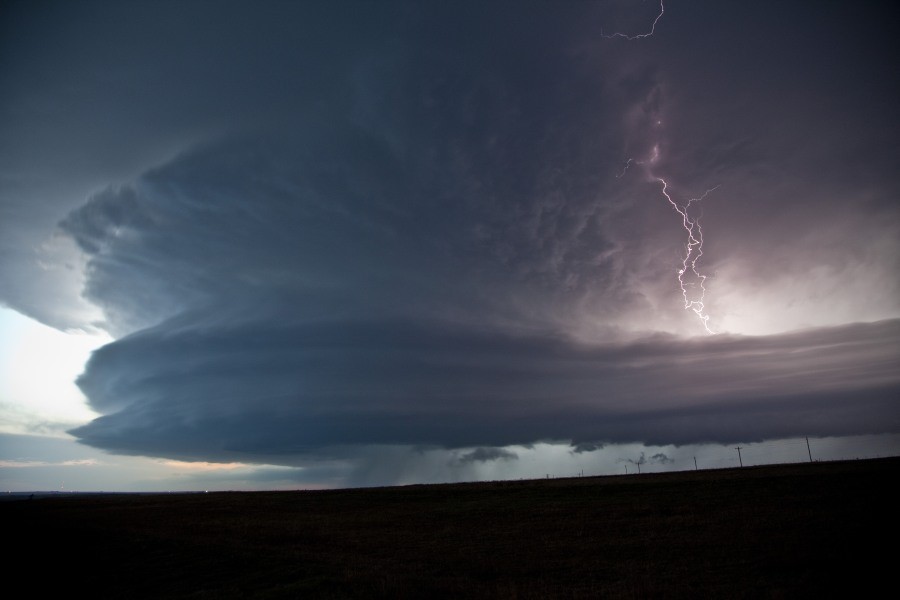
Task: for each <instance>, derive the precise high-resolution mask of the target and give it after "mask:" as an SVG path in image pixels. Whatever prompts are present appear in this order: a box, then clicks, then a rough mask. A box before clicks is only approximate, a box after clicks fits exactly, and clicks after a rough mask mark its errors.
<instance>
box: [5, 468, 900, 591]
mask: <svg viewBox="0 0 900 600" xmlns="http://www.w3.org/2000/svg"><path fill="white" fill-rule="evenodd" d="M898 475H900V458H889V459H878V460H866V461H852V462H833V463H813V464H797V465H778V466H767V467H747V468H743V469H727V470H715V471H699V472H681V473H669V474H644V475H630V476H612V477H591V478H576V479H551V480H535V481H516V482H495V483H472V484H457V485H428V486H410V487H396V488H378V489H355V490H337V491H315V492H257V493H210V494H158V495H137V494H135V495H97V496H88V495H78V496H70V497H58V498H54V497H50V498H36V499H34V500H22V501H16V502H3V503H0V514H2V517H3V521H2V522H3V527H4V541H5V542H6V543H5V544H4V550H5V552H6V553H7V554H9V553H11V554H12V556H11V558H7V559H6V560H5V561H4V562H5V563H6V567H7V568H6V569H4V571H5V574H6V577H5V582H4V584H5V585H4V587H5V588H6V589H7V590H9V588H10V586H11V585H12V584H13V582H21V584H22V585H23V586H24V589H25V590H26V592H28V595H30V596H33V595H34V594H37V595H38V596H40V597H45V596H46V595H47V594H48V593H53V592H61V593H67V594H71V593H75V592H79V593H80V594H87V595H89V597H94V598H138V597H154V598H172V597H178V598H227V597H248V596H249V597H262V598H277V597H289V598H293V597H296V598H309V597H313V598H315V597H324V598H419V597H440V598H448V597H453V598H471V597H487V598H599V597H608V598H798V597H800V598H803V597H816V598H823V597H824V598H851V597H854V598H866V597H884V595H885V594H887V595H888V596H892V595H893V593H889V592H888V590H890V589H894V581H895V579H894V577H893V572H892V570H893V569H894V568H895V566H894V563H895V562H896V561H895V558H896V556H897V550H896V546H895V543H896V541H897V537H896V532H897V523H898V517H897V510H898V502H897V499H898V495H897V492H896V491H894V487H893V486H894V485H896V483H897V481H898ZM32 569H36V570H37V573H38V574H39V575H40V577H39V579H37V580H35V579H33V576H31V575H28V574H27V573H28V572H29V571H31V570H32ZM885 586H886V589H885V590H882V589H881V588H883V587H885ZM876 589H877V590H878V591H879V592H880V593H877V594H876V592H875V590H876Z"/></svg>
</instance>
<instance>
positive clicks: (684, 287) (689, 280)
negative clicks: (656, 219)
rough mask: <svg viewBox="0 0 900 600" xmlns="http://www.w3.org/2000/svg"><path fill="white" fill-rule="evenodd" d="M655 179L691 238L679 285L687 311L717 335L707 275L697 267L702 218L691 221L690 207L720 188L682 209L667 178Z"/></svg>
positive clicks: (685, 205) (682, 263)
mask: <svg viewBox="0 0 900 600" xmlns="http://www.w3.org/2000/svg"><path fill="white" fill-rule="evenodd" d="M652 177H653V179H655V180H656V181H657V182H658V183H660V184H661V185H662V195H663V196H665V198H666V200H668V202H669V204H671V205H672V208H674V209H675V211H676V212H677V213H678V214H679V215H681V225H682V227H684V230H685V231H686V232H687V235H688V241H687V244H686V245H685V253H684V259H683V260H682V261H681V268H680V269H678V284H679V285H680V286H681V295H682V296H683V297H684V309H685V310H691V311H693V312H694V313H695V314H696V315H697V317H698V318H699V319H700V322H701V323H702V324H703V328H704V329H705V330H706V333H708V334H713V333H715V332H714V331H713V330H712V329H710V327H709V315H708V314H706V307H705V305H704V301H705V299H706V278H707V276H706V275H704V274H703V273H701V272H700V270H699V269H698V268H697V262H698V261H699V260H700V258H701V257H702V256H703V228H702V227H701V226H700V217H697V218H692V217H691V216H690V215H689V209H690V206H691V204H693V203H695V202H698V203H699V202H702V201H703V199H704V198H706V196H708V195H709V194H710V193H711V192H713V191H715V190H716V189H718V188H719V186H718V185H717V186H715V187H713V188H710V189H708V190H706V191H705V192H703V195H702V196H700V197H699V198H691V199H690V200H688V201H687V203H686V204H684V205H683V206H682V205H679V204H678V203H677V202H675V200H673V199H672V196H671V195H670V194H669V184H668V182H667V181H666V180H665V179H663V178H662V177H658V176H655V175H653V176H652Z"/></svg>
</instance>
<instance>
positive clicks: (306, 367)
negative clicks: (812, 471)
mask: <svg viewBox="0 0 900 600" xmlns="http://www.w3.org/2000/svg"><path fill="white" fill-rule="evenodd" d="M264 333H265V332H264V330H261V329H259V328H253V329H247V330H237V331H233V332H230V333H229V334H228V335H225V334H223V333H221V332H216V333H215V334H209V333H203V332H198V331H190V332H182V333H173V332H169V331H165V330H161V331H156V332H154V331H145V332H141V333H140V334H136V335H133V336H130V337H128V338H125V339H123V340H120V341H117V342H115V343H113V344H110V345H108V346H106V347H104V348H102V349H100V350H99V351H97V352H96V353H95V354H94V356H93V358H92V359H91V361H90V363H89V365H88V368H87V370H86V373H85V374H84V375H83V376H82V378H81V379H80V380H79V384H80V386H81V388H82V389H83V390H84V392H85V394H86V395H87V396H88V397H89V398H91V401H92V404H93V406H95V407H96V408H97V409H99V410H102V411H104V412H107V413H108V414H106V415H105V416H103V417H100V418H98V419H96V420H95V421H93V422H91V423H89V424H87V425H85V426H83V427H80V428H77V429H75V430H73V431H72V433H73V434H74V435H75V436H77V437H78V438H79V439H80V440H81V441H82V442H84V443H87V444H90V445H93V446H97V447H100V448H104V449H107V450H111V451H115V452H120V453H125V454H142V455H151V456H167V457H171V458H178V459H184V460H210V461H233V460H241V461H249V462H261V463H272V464H297V463H298V462H303V461H304V460H308V459H311V458H314V457H317V456H319V457H321V456H328V455H330V454H333V453H334V451H335V450H334V449H336V448H346V447H348V446H357V445H358V446H367V445H407V446H425V447H444V448H466V447H502V446H508V445H514V444H529V443H533V442H538V441H557V442H566V443H569V442H571V443H573V444H575V445H576V447H578V445H579V444H582V443H596V442H603V443H624V442H643V443H646V444H652V445H666V444H690V443H702V442H720V443H732V442H749V441H759V440H765V439H778V438H786V437H794V436H804V435H810V436H836V435H852V434H863V433H886V432H896V431H898V430H900V411H898V406H897V401H896V399H897V398H898V397H900V376H898V374H897V371H896V357H897V356H898V355H900V321H887V322H881V323H875V324H867V325H850V326H845V327H838V328H831V329H820V330H809V331H805V332H800V333H793V334H786V335H781V336H769V337H763V338H749V337H748V338H744V337H721V338H717V337H712V338H698V339H693V340H680V339H677V338H663V339H658V340H648V341H640V342H634V343H630V344H616V345H610V346H596V347H593V346H586V345H583V344H579V343H576V342H570V341H566V340H564V339H548V338H543V337H540V338H535V337H512V336H509V335H504V334H502V333H500V332H495V333H493V334H491V335H489V334H486V333H484V332H478V333H473V332H469V331H463V330H460V329H459V328H456V329H450V328H448V327H447V326H444V325H441V326H438V325H430V326H429V325H427V324H418V325H417V326H411V325H410V324H409V323H405V324H404V323H398V322H390V323H381V324H372V323H332V324H318V325H315V326H308V327H294V328H282V329H280V330H278V331H277V332H275V331H269V332H268V334H269V335H268V337H267V336H265V335H264ZM253 336H255V338H254V337H253ZM254 339H255V340H261V339H265V340H266V343H265V344H262V343H260V342H258V341H257V342H254V341H253V340H254ZM873 356H875V357H878V356H880V357H883V358H882V359H881V360H873V359H872V357H873Z"/></svg>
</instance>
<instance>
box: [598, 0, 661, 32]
mask: <svg viewBox="0 0 900 600" xmlns="http://www.w3.org/2000/svg"><path fill="white" fill-rule="evenodd" d="M665 12H666V7H665V6H664V5H663V0H659V14H658V15H656V18H655V19H654V20H653V24H652V25H651V26H650V31H648V32H647V33H639V34H637V35H628V34H625V33H613V34H611V35H604V34H603V30H602V29H601V30H600V36H601V37H605V38H607V39H612V38H624V39H626V40H639V39H641V38H647V37H650V36H651V35H653V34H654V32H655V31H656V24H657V23H658V22H659V20H660V19H662V16H663V14H664V13H665Z"/></svg>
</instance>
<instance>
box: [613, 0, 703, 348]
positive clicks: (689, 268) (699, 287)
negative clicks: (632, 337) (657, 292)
mask: <svg viewBox="0 0 900 600" xmlns="http://www.w3.org/2000/svg"><path fill="white" fill-rule="evenodd" d="M665 12H666V7H665V4H664V3H663V0H660V2H659V14H658V15H656V18H655V19H654V20H653V23H652V24H651V25H650V31H648V32H647V33H640V34H637V35H628V34H625V33H613V34H612V35H604V34H603V32H602V31H601V32H600V35H601V36H602V37H604V38H607V39H612V38H623V39H626V40H638V39H642V38H647V37H650V36H652V35H653V34H654V33H655V32H656V24H657V23H659V20H660V19H661V18H662V16H663V15H664V14H665ZM658 124H659V121H657V125H658ZM658 160H659V146H654V147H653V152H652V154H651V155H650V158H648V159H647V160H638V161H636V160H634V159H632V158H629V159H628V160H627V161H626V162H625V166H624V167H623V168H622V171H621V172H620V173H619V174H618V175H616V179H619V178H621V177H623V176H624V175H625V173H627V172H628V168H629V167H630V166H631V163H632V162H634V163H636V164H639V165H641V166H643V167H644V170H645V172H646V173H647V175H648V176H649V177H650V179H651V180H652V181H656V182H657V183H659V184H660V185H661V186H662V190H661V191H662V195H663V196H664V197H665V199H666V200H667V201H668V202H669V204H670V205H671V206H672V208H674V209H675V212H677V213H678V214H679V215H681V225H682V227H684V230H685V231H686V232H687V236H688V241H687V244H686V245H685V253H684V258H683V259H682V261H681V268H680V269H678V285H679V286H680V287H681V295H682V297H683V298H684V308H685V310H690V311H693V312H694V314H696V315H697V318H698V319H700V322H701V323H702V324H703V328H704V329H705V330H706V333H708V334H713V333H715V332H714V331H713V330H712V329H710V327H709V315H708V314H706V306H705V305H704V301H705V298H706V277H707V276H706V275H704V274H703V273H701V272H700V270H699V269H698V268H697V262H698V261H699V260H700V258H701V257H702V256H703V228H702V227H701V226H700V217H699V216H698V217H697V218H692V217H691V216H690V214H689V213H690V207H691V205H692V204H694V203H699V202H702V201H703V199H704V198H706V196H707V195H709V194H710V193H711V192H713V191H714V190H716V189H717V188H718V187H719V186H716V187H713V188H710V189H708V190H706V191H705V192H703V195H702V196H700V197H699V198H691V199H690V200H688V201H687V203H686V204H684V205H680V204H678V203H677V202H675V200H673V199H672V196H671V194H669V183H668V182H667V181H666V180H665V179H663V178H662V177H659V176H658V175H655V174H654V173H653V172H652V171H651V167H650V165H653V164H655V163H656V162H657V161H658Z"/></svg>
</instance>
